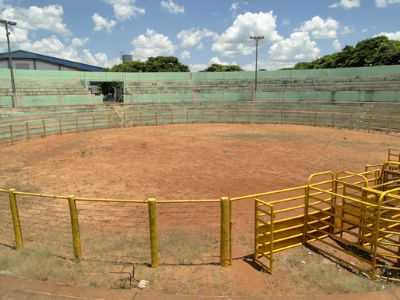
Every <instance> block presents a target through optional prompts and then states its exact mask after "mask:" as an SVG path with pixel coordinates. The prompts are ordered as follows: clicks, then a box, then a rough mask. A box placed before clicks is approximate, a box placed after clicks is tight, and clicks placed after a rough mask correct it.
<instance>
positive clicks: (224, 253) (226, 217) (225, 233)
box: [220, 197, 232, 267]
mask: <svg viewBox="0 0 400 300" xmlns="http://www.w3.org/2000/svg"><path fill="white" fill-rule="evenodd" d="M230 243H231V200H230V199H229V198H227V197H223V198H221V238H220V247H221V249H220V250H221V254H220V262H221V266H223V267H227V266H230V265H231V257H232V253H231V245H230Z"/></svg>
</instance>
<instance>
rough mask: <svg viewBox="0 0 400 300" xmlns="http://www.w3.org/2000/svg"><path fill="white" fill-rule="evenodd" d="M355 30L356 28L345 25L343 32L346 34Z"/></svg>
mask: <svg viewBox="0 0 400 300" xmlns="http://www.w3.org/2000/svg"><path fill="white" fill-rule="evenodd" d="M353 32H354V30H353V29H352V28H351V27H349V26H344V27H343V30H342V34H344V35H346V34H350V33H353Z"/></svg>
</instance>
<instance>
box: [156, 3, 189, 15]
mask: <svg viewBox="0 0 400 300" xmlns="http://www.w3.org/2000/svg"><path fill="white" fill-rule="evenodd" d="M161 7H162V8H164V9H166V10H167V11H168V12H170V13H171V14H175V15H177V14H183V13H184V12H185V7H184V6H183V5H179V4H178V3H176V2H175V1H174V0H162V1H161Z"/></svg>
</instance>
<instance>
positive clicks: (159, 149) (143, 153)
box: [0, 124, 400, 199]
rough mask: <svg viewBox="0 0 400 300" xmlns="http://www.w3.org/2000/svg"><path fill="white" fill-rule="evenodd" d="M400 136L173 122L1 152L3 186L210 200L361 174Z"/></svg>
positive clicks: (52, 139)
mask: <svg viewBox="0 0 400 300" xmlns="http://www.w3.org/2000/svg"><path fill="white" fill-rule="evenodd" d="M388 147H397V148H400V138H399V137H397V136H396V137H394V136H389V135H384V134H376V133H371V134H368V133H365V132H360V131H349V130H337V129H329V128H313V127H306V126H280V125H214V124H212V125H171V126H162V127H137V128H128V129H110V130H101V131H95V132H87V133H82V134H67V135H63V136H51V137H48V138H46V139H35V140H32V141H28V142H20V143H18V144H16V145H14V146H5V145H2V147H1V149H0V170H1V173H0V183H1V186H5V187H15V188H17V189H22V190H29V191H35V192H38V191H39V192H48V193H58V194H65V195H71V194H73V195H76V196H86V197H113V198H124V199H130V198H133V199H145V198H146V197H150V196H153V197H157V198H158V199H205V198H219V197H221V196H231V197H233V196H240V195H246V194H254V193H257V192H265V191H269V190H271V189H279V188H285V187H288V186H293V185H302V184H304V183H305V182H306V180H307V177H308V176H309V175H310V174H311V173H313V172H319V171H325V170H334V171H335V170H338V171H342V170H355V171H358V170H362V169H363V168H364V165H365V164H367V163H372V164H373V163H379V162H382V161H383V160H384V159H385V152H386V149H387V148H388Z"/></svg>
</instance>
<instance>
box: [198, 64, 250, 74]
mask: <svg viewBox="0 0 400 300" xmlns="http://www.w3.org/2000/svg"><path fill="white" fill-rule="evenodd" d="M240 71H243V70H242V68H241V67H240V66H238V65H219V64H212V65H211V66H209V67H208V68H207V69H205V70H204V71H202V72H240Z"/></svg>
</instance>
